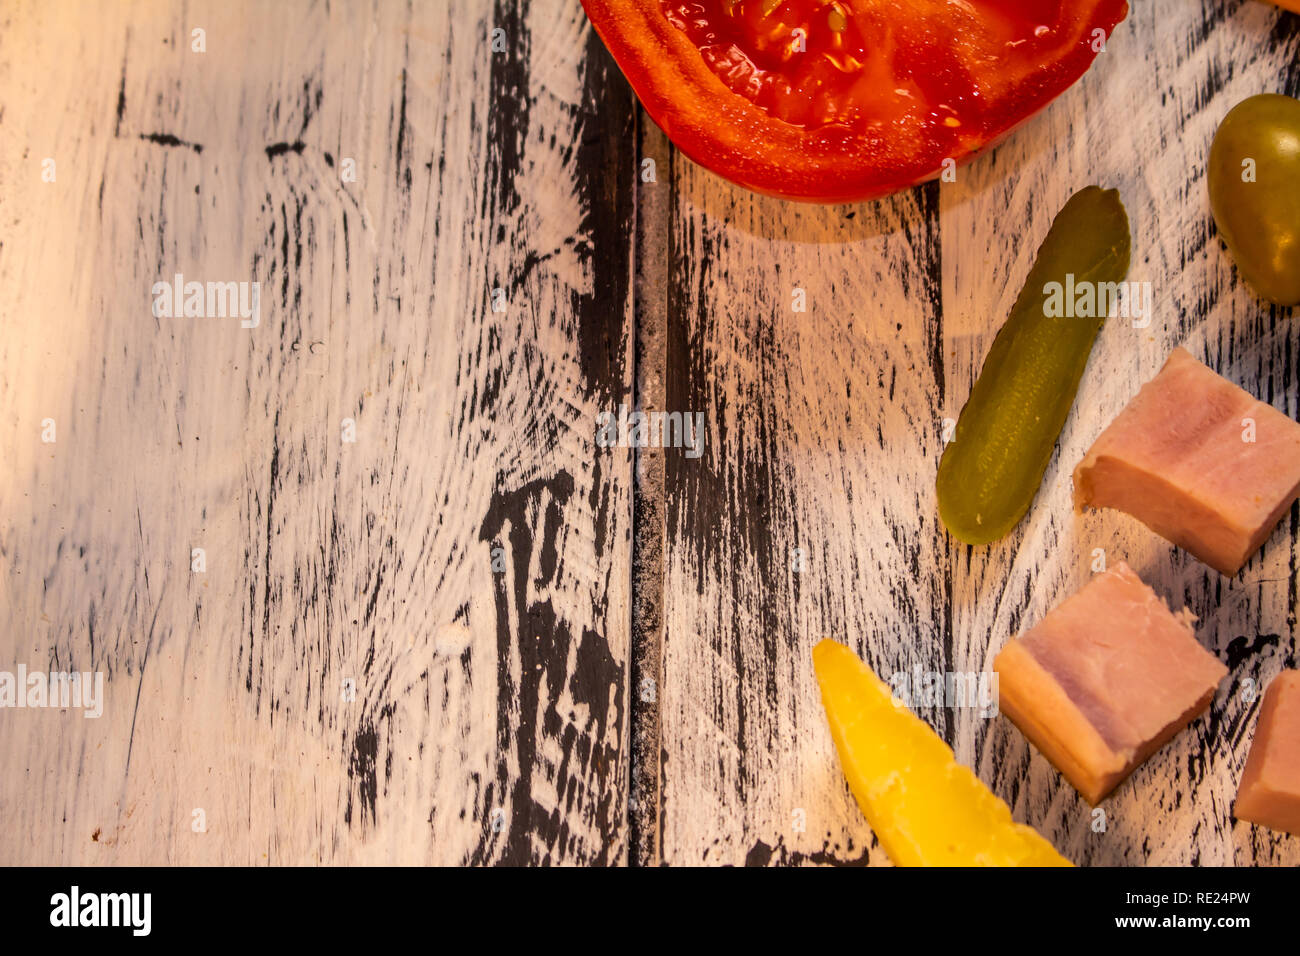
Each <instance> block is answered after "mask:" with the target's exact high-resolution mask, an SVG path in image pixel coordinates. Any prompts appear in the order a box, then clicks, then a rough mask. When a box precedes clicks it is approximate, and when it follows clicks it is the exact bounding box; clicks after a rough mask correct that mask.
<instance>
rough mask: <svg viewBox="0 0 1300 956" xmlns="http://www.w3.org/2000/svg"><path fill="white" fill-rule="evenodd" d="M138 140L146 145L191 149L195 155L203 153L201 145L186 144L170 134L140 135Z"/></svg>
mask: <svg viewBox="0 0 1300 956" xmlns="http://www.w3.org/2000/svg"><path fill="white" fill-rule="evenodd" d="M140 138H141V139H142V140H144V141H145V142H147V143H154V144H156V145H158V146H181V147H184V148H185V149H192V150H194V152H196V153H202V152H203V144H202V143H187V142H186V141H185V140H183V139H180V138H178V137H176V136H173V135H172V134H171V133H141V134H140Z"/></svg>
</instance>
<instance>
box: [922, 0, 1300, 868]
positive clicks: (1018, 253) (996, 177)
mask: <svg viewBox="0 0 1300 956" xmlns="http://www.w3.org/2000/svg"><path fill="white" fill-rule="evenodd" d="M1282 16H1291V15H1290V14H1281V13H1280V12H1278V11H1277V10H1276V9H1274V8H1272V7H1270V6H1268V5H1265V4H1261V3H1247V4H1226V5H1220V4H1212V5H1206V6H1205V7H1204V8H1201V7H1200V6H1199V5H1197V4H1186V3H1178V2H1174V0H1167V2H1155V3H1146V4H1135V5H1133V9H1132V11H1131V13H1130V15H1129V19H1128V20H1127V21H1126V22H1125V23H1124V24H1122V25H1121V27H1120V28H1119V29H1118V30H1116V32H1115V35H1114V36H1113V37H1112V38H1111V39H1110V42H1109V44H1108V46H1107V50H1106V52H1105V53H1103V54H1102V55H1101V56H1100V57H1099V59H1098V62H1097V64H1096V65H1095V67H1094V68H1093V70H1092V71H1091V72H1090V73H1089V74H1088V75H1087V76H1086V77H1085V78H1084V80H1083V82H1082V83H1080V84H1079V85H1078V86H1076V87H1075V88H1073V89H1072V90H1070V91H1069V92H1068V93H1067V94H1066V95H1065V96H1064V97H1062V99H1061V100H1060V101H1058V102H1057V103H1056V104H1055V105H1054V106H1053V107H1052V108H1051V109H1050V110H1048V111H1047V113H1046V114H1044V115H1043V116H1041V117H1039V118H1038V119H1036V120H1035V121H1034V122H1033V123H1032V124H1031V125H1030V126H1028V127H1026V128H1025V129H1023V130H1022V131H1021V132H1019V133H1017V134H1016V135H1014V136H1013V137H1012V138H1011V139H1010V140H1009V141H1008V142H1007V143H1006V144H1004V145H1003V146H1001V147H1000V148H999V149H998V150H997V151H996V152H995V153H994V154H993V155H992V156H990V157H987V158H986V159H984V160H982V161H980V162H977V163H975V164H973V165H971V166H969V167H967V168H965V169H963V170H961V173H960V175H959V177H958V181H957V182H956V183H955V184H952V185H950V186H947V187H945V188H944V190H943V192H942V194H941V197H942V210H943V219H942V235H943V258H944V303H945V310H944V339H945V348H946V350H947V354H948V356H949V359H950V361H949V363H948V368H949V370H950V377H949V382H950V385H951V387H950V389H949V393H948V395H949V400H950V402H951V404H950V405H949V407H948V414H950V415H952V416H953V417H956V413H957V412H958V411H959V410H960V408H961V405H962V403H964V402H965V400H966V396H967V395H968V394H969V391H970V385H971V383H972V382H973V380H974V376H975V375H976V374H978V371H979V367H980V365H981V364H982V362H983V357H984V355H985V353H986V352H987V350H988V346H989V345H990V344H991V342H992V337H993V335H994V334H995V333H996V331H997V328H998V327H999V326H1000V324H1001V322H1002V320H1003V318H1004V317H1005V316H1006V315H1007V313H1008V311H1009V310H1010V308H1011V304H1012V302H1013V301H1014V299H1015V296H1016V294H1017V293H1018V292H1019V289H1020V286H1021V284H1022V281H1023V277H1024V276H1025V275H1026V274H1027V273H1028V271H1029V267H1030V265H1031V263H1032V262H1033V258H1034V255H1035V253H1036V251H1037V247H1038V243H1039V242H1040V241H1041V239H1042V238H1043V237H1044V236H1045V235H1046V233H1047V230H1048V228H1049V226H1050V224H1051V221H1052V218H1053V216H1054V215H1055V214H1056V212H1057V210H1059V209H1060V207H1061V206H1063V205H1064V204H1065V201H1066V200H1067V199H1068V198H1069V197H1070V195H1071V194H1072V193H1073V192H1074V191H1075V190H1077V189H1079V188H1082V187H1083V186H1085V185H1088V184H1091V183H1096V184H1099V185H1102V186H1106V187H1113V188H1118V189H1119V191H1120V195H1121V197H1122V199H1123V200H1124V203H1125V205H1126V207H1127V209H1128V214H1129V220H1130V226H1131V230H1132V234H1133V256H1132V266H1131V268H1130V272H1129V278H1130V280H1136V281H1148V282H1151V283H1152V289H1153V300H1154V303H1155V307H1156V308H1155V315H1154V317H1153V319H1152V322H1151V324H1150V326H1149V327H1147V328H1134V327H1133V322H1132V321H1125V320H1124V319H1118V318H1117V319H1114V320H1112V321H1110V322H1109V323H1108V324H1107V325H1106V326H1105V327H1104V328H1103V330H1102V332H1101V334H1100V336H1099V338H1098V343H1097V346H1096V347H1095V349H1094V352H1093V356H1092V360H1091V363H1090V364H1089V367H1088V371H1087V372H1086V374H1085V375H1084V378H1083V381H1082V383H1081V386H1080V389H1079V394H1078V398H1077V400H1076V403H1075V409H1074V412H1073V413H1072V415H1071V417H1070V418H1069V420H1068V421H1067V422H1066V425H1065V429H1064V431H1063V433H1062V436H1061V441H1060V444H1059V449H1058V453H1057V455H1056V457H1055V458H1054V459H1053V461H1052V463H1051V465H1050V466H1049V468H1048V471H1047V474H1046V476H1045V477H1044V482H1043V488H1042V491H1041V492H1040V493H1039V495H1038V498H1037V499H1036V501H1035V503H1034V507H1033V509H1032V510H1031V512H1030V513H1029V515H1028V516H1027V517H1026V518H1025V520H1024V521H1023V522H1022V523H1021V525H1020V527H1019V528H1018V529H1017V530H1016V531H1015V532H1014V533H1013V534H1012V535H1010V536H1008V538H1006V539H1005V540H1004V541H1002V542H999V543H998V544H996V545H994V546H991V547H989V548H975V549H970V550H968V549H965V548H960V549H957V550H956V551H955V552H954V559H955V560H954V563H953V566H952V574H953V619H954V626H953V631H954V637H955V641H954V650H955V653H954V660H955V662H956V665H957V669H958V670H981V669H987V668H988V667H990V666H991V663H992V658H993V655H994V654H996V653H997V651H998V650H999V649H1001V647H1002V646H1003V645H1004V644H1005V643H1006V642H1007V641H1008V640H1010V639H1011V638H1012V637H1014V636H1015V635H1016V634H1017V633H1019V632H1020V631H1021V630H1023V629H1025V628H1027V627H1029V626H1032V625H1033V624H1034V623H1035V622H1037V621H1038V620H1040V619H1041V618H1042V616H1043V615H1044V614H1046V613H1047V611H1048V610H1050V609H1051V608H1052V607H1053V606H1055V605H1056V604H1058V603H1060V602H1061V601H1062V600H1063V599H1064V598H1065V597H1067V596H1068V595H1069V594H1071V593H1073V592H1074V591H1076V590H1078V588H1080V587H1081V586H1082V585H1083V584H1084V583H1085V582H1086V581H1087V579H1088V577H1089V576H1090V574H1091V573H1092V571H1091V568H1092V564H1093V561H1094V553H1093V552H1094V549H1098V548H1100V549H1102V550H1103V551H1104V554H1105V557H1106V559H1108V560H1109V561H1111V562H1113V561H1115V560H1117V559H1124V560H1127V561H1128V562H1129V563H1130V564H1131V565H1132V566H1133V568H1134V569H1135V570H1136V571H1137V572H1138V574H1140V575H1141V576H1142V578H1143V579H1144V580H1145V581H1146V582H1147V583H1148V584H1150V585H1151V586H1152V587H1154V588H1155V590H1156V591H1157V592H1158V593H1159V594H1160V595H1162V596H1163V597H1165V598H1166V599H1167V600H1169V601H1170V602H1171V603H1173V604H1174V607H1175V608H1179V607H1182V606H1184V605H1186V606H1189V607H1190V608H1191V609H1192V611H1193V612H1194V613H1195V614H1196V615H1197V616H1198V617H1199V618H1200V624H1199V625H1198V628H1197V633H1198V637H1199V638H1200V639H1201V640H1202V642H1203V643H1204V645H1205V646H1206V647H1207V648H1209V649H1210V650H1212V651H1214V652H1215V653H1216V654H1217V655H1218V656H1219V657H1220V658H1221V659H1223V660H1224V661H1225V662H1228V663H1230V664H1234V663H1235V665H1236V666H1235V667H1234V668H1233V672H1232V674H1231V675H1230V677H1229V679H1228V680H1227V681H1225V683H1224V684H1223V686H1222V688H1221V690H1220V693H1219V694H1218V696H1217V697H1216V698H1215V700H1214V703H1213V704H1212V708H1211V715H1210V716H1209V717H1208V718H1202V719H1200V720H1198V721H1196V722H1195V723H1194V724H1193V725H1192V726H1191V727H1190V728H1189V729H1188V730H1187V731H1184V732H1183V733H1181V734H1179V735H1178V736H1177V737H1176V738H1175V739H1174V740H1173V741H1172V742H1171V743H1170V744H1169V746H1167V747H1166V748H1165V749H1163V750H1162V751H1160V752H1159V753H1158V754H1156V755H1154V756H1153V757H1152V758H1151V759H1150V760H1148V761H1147V762H1146V763H1145V764H1144V765H1143V766H1142V767H1141V768H1139V769H1138V770H1137V771H1136V772H1135V774H1134V775H1133V777H1132V779H1131V780H1130V781H1128V782H1126V783H1125V784H1123V785H1122V786H1121V787H1120V788H1119V789H1118V790H1117V791H1116V792H1115V794H1114V795H1113V796H1112V797H1110V798H1109V799H1107V800H1106V801H1105V802H1104V804H1103V809H1104V810H1105V812H1106V830H1105V832H1104V833H1103V832H1094V830H1093V827H1092V823H1093V816H1092V812H1091V808H1090V807H1089V806H1088V805H1087V803H1086V802H1085V801H1083V800H1082V799H1081V798H1080V797H1078V795H1077V794H1076V793H1075V792H1074V790H1073V788H1071V787H1070V786H1069V784H1068V783H1066V782H1065V781H1064V780H1063V779H1062V778H1061V777H1060V775H1059V774H1058V773H1057V772H1056V770H1055V769H1054V768H1053V767H1052V766H1051V765H1050V764H1049V763H1048V762H1047V760H1046V759H1045V758H1044V757H1043V756H1042V755H1041V754H1039V753H1037V751H1035V750H1034V749H1033V747H1032V746H1031V745H1030V744H1029V743H1028V742H1027V741H1026V740H1025V738H1024V737H1023V736H1022V735H1021V734H1020V733H1019V732H1018V731H1017V730H1016V729H1015V728H1014V727H1013V726H1012V725H1011V724H1010V722H1009V721H1006V720H1005V719H1003V720H1001V721H997V722H994V723H992V724H989V723H986V722H984V721H980V720H971V719H962V720H959V722H958V727H957V736H956V738H955V739H954V741H953V743H954V748H955V750H956V753H957V755H958V757H959V758H960V759H962V760H963V761H964V762H966V763H968V764H971V765H973V766H975V767H976V769H977V770H978V772H979V773H980V776H981V777H982V778H983V779H985V780H986V781H990V782H992V783H993V784H994V786H995V790H997V792H999V793H1000V794H1001V795H1002V796H1003V797H1005V798H1008V799H1009V800H1011V801H1012V805H1013V811H1014V812H1015V815H1016V817H1017V818H1018V819H1021V820H1025V821H1027V822H1031V823H1033V824H1034V825H1035V826H1038V827H1039V828H1040V829H1041V830H1042V831H1043V832H1044V834H1045V835H1046V836H1047V837H1048V838H1049V839H1050V840H1051V841H1052V842H1053V843H1054V844H1055V845H1056V846H1057V847H1058V848H1059V849H1060V850H1061V851H1062V852H1063V853H1064V854H1065V855H1066V856H1068V857H1069V858H1071V859H1072V860H1075V861H1077V862H1079V863H1094V864H1106V865H1121V864H1122V865H1141V864H1151V865H1175V864H1188V863H1199V864H1204V865H1232V864H1234V863H1236V864H1248V863H1263V864H1287V865H1295V864H1296V863H1300V843H1298V842H1297V841H1295V840H1289V839H1287V838H1286V837H1285V836H1284V835H1280V834H1271V833H1269V832H1268V831H1266V830H1264V829H1262V828H1252V827H1251V826H1249V825H1248V824H1236V825H1234V823H1233V821H1232V820H1231V819H1230V817H1229V814H1230V810H1231V806H1232V802H1233V800H1234V798H1235V796H1236V790H1237V782H1238V780H1239V779H1240V775H1241V770H1242V767H1243V766H1244V764H1245V759H1246V754H1247V751H1248V749H1249V745H1250V741H1251V739H1252V736H1253V723H1254V715H1255V713H1256V711H1257V710H1258V706H1259V703H1258V701H1255V702H1253V703H1247V702H1246V701H1245V700H1243V698H1242V695H1241V693H1240V690H1241V684H1240V682H1241V680H1242V679H1243V678H1251V679H1253V680H1254V681H1255V682H1256V685H1255V686H1259V682H1260V681H1267V680H1269V679H1271V677H1272V676H1273V675H1274V674H1275V673H1276V672H1277V670H1278V669H1279V668H1280V667H1281V666H1283V662H1284V660H1286V659H1288V658H1289V660H1290V664H1289V666H1295V612H1294V604H1293V602H1294V595H1295V590H1296V584H1297V577H1296V518H1295V512H1294V509H1293V511H1292V513H1291V514H1290V515H1288V516H1286V517H1285V518H1284V519H1283V521H1282V525H1281V527H1280V528H1279V529H1278V531H1277V532H1276V533H1275V534H1274V535H1273V536H1272V537H1271V538H1270V539H1269V541H1268V543H1267V544H1266V545H1265V547H1264V549H1263V551H1262V553H1261V554H1260V555H1259V556H1257V557H1256V558H1255V559H1254V560H1252V561H1251V563H1250V564H1249V565H1247V567H1246V568H1245V569H1244V571H1243V572H1242V574H1241V575H1240V579H1239V580H1229V579H1226V578H1224V577H1222V576H1221V575H1219V574H1218V573H1217V572H1215V571H1213V570H1211V569H1209V568H1207V567H1205V566H1204V565H1202V564H1200V563H1199V562H1197V561H1196V560H1195V559H1193V558H1191V557H1190V556H1189V555H1187V554H1185V553H1183V552H1180V551H1179V550H1178V549H1176V548H1174V547H1173V546H1171V545H1169V544H1168V543H1167V542H1165V541H1163V540H1162V539H1160V538H1158V537H1157V536H1155V535H1154V534H1152V533H1150V532H1149V531H1147V530H1146V529H1145V528H1144V527H1142V526H1141V525H1140V524H1139V523H1138V522H1136V521H1134V520H1132V519H1130V518H1128V517H1126V516H1124V515H1121V514H1118V513H1116V512H1099V513H1095V514H1089V515H1085V516H1081V517H1079V516H1075V515H1074V514H1073V513H1072V508H1071V482H1070V474H1071V472H1072V470H1073V468H1074V466H1075V465H1076V464H1077V463H1078V462H1079V461H1080V459H1082V457H1083V455H1084V453H1085V452H1086V451H1087V448H1088V447H1089V446H1090V445H1091V444H1092V442H1093V440H1094V439H1095V438H1096V437H1097V435H1098V434H1100V432H1101V430H1102V429H1103V428H1104V427H1105V426H1106V425H1107V424H1108V423H1109V422H1110V421H1111V420H1112V419H1113V418H1114V416H1115V415H1116V414H1117V413H1118V412H1119V411H1120V409H1122V408H1123V407H1124V405H1125V404H1127V402H1128V401H1129V399H1131V398H1132V397H1133V395H1134V394H1135V393H1136V392H1137V390H1138V388H1139V387H1140V386H1141V384H1142V383H1143V382H1145V381H1147V380H1148V379H1150V378H1151V377H1152V376H1154V375H1155V373H1156V372H1157V371H1158V370H1159V368H1160V366H1161V365H1163V364H1164V361H1165V359H1166V357H1167V356H1168V354H1169V351H1170V349H1172V348H1173V347H1174V346H1175V345H1184V346H1186V347H1188V348H1190V349H1191V351H1192V352H1193V354H1195V355H1196V356H1197V357H1199V358H1203V359H1204V360H1206V361H1207V362H1208V363H1209V364H1210V365H1211V367H1214V368H1216V369H1217V370H1218V371H1220V372H1221V373H1222V374H1224V375H1226V376H1227V377H1228V378H1229V379H1230V380H1232V381H1234V382H1236V383H1237V384H1239V385H1241V386H1242V387H1244V388H1245V389H1247V390H1248V391H1250V392H1252V393H1253V394H1256V395H1259V396H1260V397H1262V398H1263V399H1264V400H1265V401H1269V402H1271V403H1273V404H1275V405H1276V406H1277V407H1279V408H1281V409H1283V410H1284V411H1286V412H1287V414H1289V415H1291V416H1292V417H1293V418H1295V417H1297V415H1298V413H1300V409H1298V408H1297V397H1298V395H1300V384H1298V382H1297V374H1296V371H1297V370H1296V356H1297V354H1298V353H1300V326H1297V325H1296V324H1295V322H1294V320H1293V319H1288V318H1287V317H1286V316H1285V315H1281V316H1279V315H1276V314H1275V315H1273V316H1270V312H1269V307H1268V306H1267V304H1266V303H1263V304H1262V303H1261V302H1260V300H1258V299H1257V298H1256V297H1255V296H1254V295H1253V294H1252V293H1251V292H1250V291H1249V290H1248V289H1246V288H1244V287H1243V286H1241V285H1240V283H1239V282H1237V280H1236V278H1235V275H1234V272H1233V269H1232V266H1231V262H1230V259H1229V256H1228V255H1227V253H1226V251H1225V250H1224V249H1223V247H1222V244H1221V243H1220V242H1219V240H1218V239H1217V238H1215V237H1214V235H1213V233H1212V229H1213V226H1212V220H1211V217H1210V211H1209V200H1208V195H1207V191H1206V185H1205V162H1206V157H1207V155H1208V152H1209V147H1210V141H1211V139H1212V138H1213V135H1214V131H1215V129H1216V127H1217V125H1218V122H1219V120H1220V119H1222V117H1223V115H1224V114H1226V113H1227V111H1228V110H1229V109H1230V108H1231V107H1232V106H1233V105H1235V104H1236V103H1237V102H1239V101H1240V100H1242V99H1245V98H1246V97H1247V96H1249V95H1251V94H1253V93H1258V92H1263V91H1272V90H1275V89H1278V88H1280V87H1279V86H1278V84H1279V78H1280V77H1282V76H1283V75H1284V71H1285V69H1286V67H1287V66H1288V65H1291V64H1294V63H1295V61H1296V58H1297V54H1298V53H1300V49H1298V48H1297V41H1296V39H1295V38H1294V35H1293V38H1292V40H1291V41H1290V42H1288V43H1269V42H1266V41H1265V38H1267V37H1269V35H1270V33H1271V31H1272V29H1273V26H1274V24H1275V23H1276V22H1278V20H1279V18H1280V17H1282ZM1207 24H1208V29H1207ZM1008 222H1012V223H1017V224H1020V226H1021V227H1020V228H1016V229H1013V230H1008V229H1007V228H1006V224H1007V223H1008ZM1261 635H1270V636H1271V637H1266V638H1265V639H1264V640H1260V636H1261ZM1234 641H1236V642H1237V644H1236V645H1235V646H1234V644H1233V642H1234ZM1256 644H1258V649H1257V650H1256V651H1254V652H1252V653H1248V654H1247V653H1245V652H1244V650H1243V648H1244V646H1251V647H1254V646H1256ZM1243 654H1244V657H1242V658H1241V659H1240V660H1238V659H1237V658H1238V657H1240V656H1241V655H1243Z"/></svg>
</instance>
